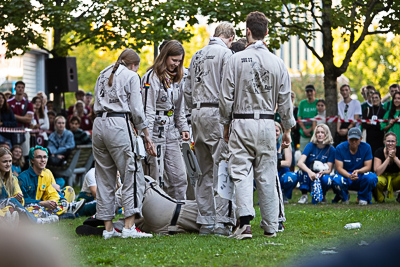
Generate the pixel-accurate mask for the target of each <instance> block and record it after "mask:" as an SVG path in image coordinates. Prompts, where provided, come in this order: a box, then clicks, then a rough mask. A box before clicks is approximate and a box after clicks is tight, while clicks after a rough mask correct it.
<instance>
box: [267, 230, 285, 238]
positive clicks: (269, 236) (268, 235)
mask: <svg viewBox="0 0 400 267" xmlns="http://www.w3.org/2000/svg"><path fill="white" fill-rule="evenodd" d="M282 232H283V231H282ZM264 236H265V237H268V238H271V237H276V233H273V234H264Z"/></svg>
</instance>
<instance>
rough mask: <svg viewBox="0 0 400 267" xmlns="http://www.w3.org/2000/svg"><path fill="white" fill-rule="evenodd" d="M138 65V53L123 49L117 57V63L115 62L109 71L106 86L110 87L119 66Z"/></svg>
mask: <svg viewBox="0 0 400 267" xmlns="http://www.w3.org/2000/svg"><path fill="white" fill-rule="evenodd" d="M139 63H140V57H139V55H138V53H136V52H135V51H133V50H132V49H130V48H127V49H125V50H124V51H122V53H121V54H120V55H119V57H118V60H117V62H115V64H114V67H113V69H112V71H111V75H110V77H109V78H108V86H110V87H111V86H112V83H113V80H114V73H115V72H116V71H117V69H118V67H119V65H121V64H122V65H124V66H125V67H127V66H128V65H132V64H133V65H137V64H139Z"/></svg>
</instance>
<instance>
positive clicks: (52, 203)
mask: <svg viewBox="0 0 400 267" xmlns="http://www.w3.org/2000/svg"><path fill="white" fill-rule="evenodd" d="M39 205H40V206H43V207H45V208H46V209H49V210H55V209H56V208H57V203H56V202H55V201H52V200H47V201H40V202H39Z"/></svg>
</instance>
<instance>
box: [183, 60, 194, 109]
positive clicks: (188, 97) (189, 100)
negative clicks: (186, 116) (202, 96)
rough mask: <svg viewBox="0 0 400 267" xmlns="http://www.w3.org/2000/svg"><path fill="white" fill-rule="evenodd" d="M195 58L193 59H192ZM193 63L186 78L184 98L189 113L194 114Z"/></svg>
mask: <svg viewBox="0 0 400 267" xmlns="http://www.w3.org/2000/svg"><path fill="white" fill-rule="evenodd" d="M192 58H193V57H192ZM192 68H193V66H192V61H191V62H190V66H189V69H188V76H187V77H186V81H185V86H184V91H183V94H184V97H185V103H186V106H187V107H188V108H189V112H192V108H193V97H192Z"/></svg>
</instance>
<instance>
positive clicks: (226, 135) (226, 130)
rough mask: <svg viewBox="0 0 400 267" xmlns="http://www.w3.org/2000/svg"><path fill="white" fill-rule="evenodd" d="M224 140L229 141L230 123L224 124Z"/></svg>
mask: <svg viewBox="0 0 400 267" xmlns="http://www.w3.org/2000/svg"><path fill="white" fill-rule="evenodd" d="M224 140H225V142H226V143H228V142H229V124H225V125H224Z"/></svg>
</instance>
